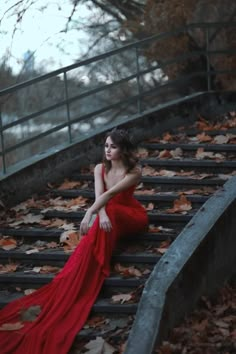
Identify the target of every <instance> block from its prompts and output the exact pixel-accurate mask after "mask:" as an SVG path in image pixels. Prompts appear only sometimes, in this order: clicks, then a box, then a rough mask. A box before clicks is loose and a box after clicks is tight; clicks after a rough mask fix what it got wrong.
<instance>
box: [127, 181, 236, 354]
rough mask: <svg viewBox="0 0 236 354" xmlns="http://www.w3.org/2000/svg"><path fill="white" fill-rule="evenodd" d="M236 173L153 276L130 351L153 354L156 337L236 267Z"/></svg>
mask: <svg viewBox="0 0 236 354" xmlns="http://www.w3.org/2000/svg"><path fill="white" fill-rule="evenodd" d="M235 229H236V177H232V178H231V179H230V180H229V181H228V182H226V183H225V185H224V187H223V188H222V189H221V190H219V191H218V192H217V193H216V194H215V195H214V196H212V197H211V198H210V199H209V200H208V201H207V202H206V203H205V204H204V205H203V206H202V207H201V208H200V209H199V211H198V212H197V213H196V214H195V216H194V217H193V218H192V220H191V221H190V222H189V223H188V224H187V225H186V227H185V228H184V229H183V231H182V232H181V233H180V235H179V236H178V237H177V239H176V240H175V241H174V242H173V243H172V245H171V246H170V248H169V249H168V251H167V252H166V254H165V255H164V256H163V257H162V258H161V260H160V262H159V263H158V264H157V265H156V267H155V268H154V271H153V272H152V274H151V276H150V278H149V279H148V281H147V284H146V286H145V289H144V291H143V295H142V298H141V301H140V304H139V307H138V311H137V315H136V320H135V322H134V325H133V327H132V330H131V333H130V336H129V339H128V343H127V347H126V351H125V354H144V353H145V354H151V353H152V352H153V350H154V348H155V345H156V343H159V342H160V341H162V340H163V339H165V338H166V337H167V335H168V332H169V330H170V329H172V328H173V327H174V326H176V325H177V324H178V323H179V321H180V320H181V319H183V318H184V316H185V315H186V314H188V313H190V311H192V310H193V309H194V307H195V306H196V304H197V301H198V300H199V299H200V297H201V296H202V295H203V294H204V295H208V296H211V295H212V294H214V293H215V292H216V290H217V289H218V288H220V287H221V286H222V285H223V284H224V282H225V281H226V280H227V279H230V278H232V276H233V275H234V274H235V269H236V237H235Z"/></svg>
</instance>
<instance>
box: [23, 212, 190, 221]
mask: <svg viewBox="0 0 236 354" xmlns="http://www.w3.org/2000/svg"><path fill="white" fill-rule="evenodd" d="M30 213H32V214H37V215H38V214H43V215H44V217H45V218H59V219H66V220H81V219H82V218H83V216H84V214H85V211H84V210H78V211H70V212H66V211H60V210H56V209H53V210H47V211H46V212H43V210H40V209H30ZM147 214H148V219H149V222H155V223H159V222H169V223H172V222H177V223H178V222H180V223H183V222H188V221H189V220H191V218H192V217H193V215H194V212H193V211H192V210H191V213H189V214H187V215H183V214H168V213H161V212H160V213H157V212H148V213H147Z"/></svg>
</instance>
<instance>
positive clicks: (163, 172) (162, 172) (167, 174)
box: [159, 170, 177, 177]
mask: <svg viewBox="0 0 236 354" xmlns="http://www.w3.org/2000/svg"><path fill="white" fill-rule="evenodd" d="M176 174H177V173H176V171H170V170H160V171H159V176H165V177H174V176H175V175H176Z"/></svg>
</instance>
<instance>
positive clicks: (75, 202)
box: [67, 196, 88, 207]
mask: <svg viewBox="0 0 236 354" xmlns="http://www.w3.org/2000/svg"><path fill="white" fill-rule="evenodd" d="M87 200H88V199H87V198H84V197H82V196H79V197H77V198H73V199H72V200H70V201H69V202H68V203H67V207H71V206H77V207H84V206H86V203H87Z"/></svg>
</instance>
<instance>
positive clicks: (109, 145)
mask: <svg viewBox="0 0 236 354" xmlns="http://www.w3.org/2000/svg"><path fill="white" fill-rule="evenodd" d="M105 157H106V159H107V160H108V161H112V160H119V159H120V157H121V154H120V148H119V147H118V146H117V145H116V144H115V143H113V141H112V140H111V138H110V137H109V136H108V137H107V139H106V141H105Z"/></svg>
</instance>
